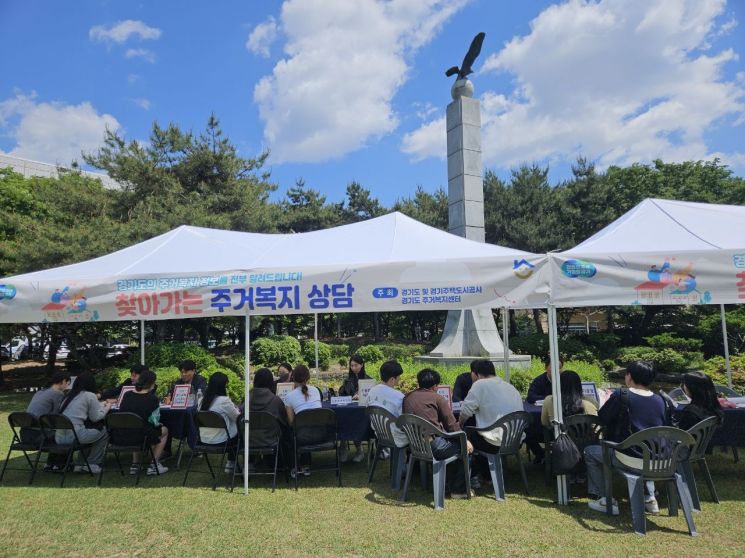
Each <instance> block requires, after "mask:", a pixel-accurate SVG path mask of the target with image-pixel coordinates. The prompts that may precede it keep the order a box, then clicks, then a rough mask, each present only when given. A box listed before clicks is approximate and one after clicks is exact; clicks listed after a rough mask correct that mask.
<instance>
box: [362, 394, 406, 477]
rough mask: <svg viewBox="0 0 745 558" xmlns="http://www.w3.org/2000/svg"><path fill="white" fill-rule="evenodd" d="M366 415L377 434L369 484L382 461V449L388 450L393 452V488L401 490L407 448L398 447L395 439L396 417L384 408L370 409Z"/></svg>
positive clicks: (366, 410)
mask: <svg viewBox="0 0 745 558" xmlns="http://www.w3.org/2000/svg"><path fill="white" fill-rule="evenodd" d="M365 413H367V416H368V417H369V418H370V425H371V426H372V429H373V432H375V449H374V451H373V454H374V456H373V460H372V465H371V466H370V474H369V475H368V477H367V482H372V479H373V475H374V474H375V467H376V466H377V464H378V461H379V460H380V455H379V454H380V448H388V449H389V450H390V452H391V488H392V489H393V490H401V477H402V476H403V473H404V470H405V467H406V447H402V448H400V447H398V446H397V445H396V440H395V438H394V437H393V427H394V426H396V417H394V416H393V414H392V413H391V412H390V411H388V410H387V409H384V408H383V407H375V406H372V407H368V408H367V409H365Z"/></svg>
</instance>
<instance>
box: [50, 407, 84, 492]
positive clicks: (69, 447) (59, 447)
mask: <svg viewBox="0 0 745 558" xmlns="http://www.w3.org/2000/svg"><path fill="white" fill-rule="evenodd" d="M39 424H40V426H41V431H42V435H43V440H42V443H41V447H40V451H41V452H46V453H61V454H65V466H64V469H63V471H62V479H61V480H60V483H59V485H60V488H62V487H63V486H64V485H65V477H67V471H68V470H69V469H70V465H71V464H72V457H73V455H74V454H75V452H76V451H79V452H80V455H81V457H82V458H83V461H84V462H85V469H86V470H87V471H88V474H89V475H90V476H94V475H93V471H91V466H90V463H89V462H88V453H90V449H91V448H92V447H93V444H92V443H86V444H84V443H82V442H81V441H80V440H79V439H78V434H77V432H76V431H75V427H74V426H73V424H72V422H70V419H69V418H67V417H66V416H65V415H56V414H51V415H42V416H41V417H39ZM57 432H63V433H64V432H68V433H69V434H68V436H67V437H68V438H72V441H71V442H57V441H56V436H55V435H56V433H57ZM37 463H38V457H37Z"/></svg>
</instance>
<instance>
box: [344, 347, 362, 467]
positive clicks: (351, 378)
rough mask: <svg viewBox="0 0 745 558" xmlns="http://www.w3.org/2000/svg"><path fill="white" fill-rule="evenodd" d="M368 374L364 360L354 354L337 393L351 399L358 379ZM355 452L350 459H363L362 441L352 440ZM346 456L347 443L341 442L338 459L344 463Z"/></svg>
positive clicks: (356, 387)
mask: <svg viewBox="0 0 745 558" xmlns="http://www.w3.org/2000/svg"><path fill="white" fill-rule="evenodd" d="M368 379H370V376H368V375H367V373H366V372H365V361H364V360H363V359H362V357H361V356H360V355H357V354H354V355H352V357H351V358H350V359H349V375H348V376H347V377H346V379H345V380H344V383H343V384H342V385H341V387H340V388H339V395H343V396H344V395H346V396H351V397H352V398H353V399H355V400H356V399H357V398H358V397H359V389H360V380H368ZM354 447H355V452H354V457H352V461H354V462H355V463H360V462H361V461H363V460H364V459H365V454H364V453H363V451H362V441H361V440H355V442H354ZM347 458H348V449H347V444H346V442H345V443H342V447H341V452H340V453H339V459H340V460H341V462H342V463H345V462H346V461H347Z"/></svg>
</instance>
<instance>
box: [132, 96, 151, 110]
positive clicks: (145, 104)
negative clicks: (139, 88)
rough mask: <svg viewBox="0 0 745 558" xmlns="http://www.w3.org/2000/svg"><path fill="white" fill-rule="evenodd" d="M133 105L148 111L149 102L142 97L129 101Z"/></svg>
mask: <svg viewBox="0 0 745 558" xmlns="http://www.w3.org/2000/svg"><path fill="white" fill-rule="evenodd" d="M130 100H131V101H132V102H133V103H134V104H135V105H137V106H138V107H140V108H141V109H142V110H150V106H151V103H150V100H149V99H145V98H144V97H138V98H136V99H130Z"/></svg>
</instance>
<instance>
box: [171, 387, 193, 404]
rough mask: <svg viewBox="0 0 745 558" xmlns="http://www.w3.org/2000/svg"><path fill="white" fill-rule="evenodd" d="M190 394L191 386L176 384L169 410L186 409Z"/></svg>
mask: <svg viewBox="0 0 745 558" xmlns="http://www.w3.org/2000/svg"><path fill="white" fill-rule="evenodd" d="M190 394H191V384H176V385H175V386H174V387H173V399H172V400H171V409H186V407H188V406H189V395H190Z"/></svg>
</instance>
